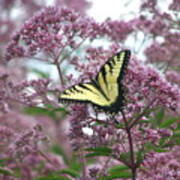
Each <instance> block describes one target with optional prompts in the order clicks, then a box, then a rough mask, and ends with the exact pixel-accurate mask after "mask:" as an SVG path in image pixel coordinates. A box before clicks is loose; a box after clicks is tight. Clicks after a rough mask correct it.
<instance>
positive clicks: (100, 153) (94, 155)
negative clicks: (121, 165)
mask: <svg viewBox="0 0 180 180" xmlns="http://www.w3.org/2000/svg"><path fill="white" fill-rule="evenodd" d="M110 155H111V154H110V153H106V152H95V153H89V154H86V157H87V158H89V157H96V156H110Z"/></svg>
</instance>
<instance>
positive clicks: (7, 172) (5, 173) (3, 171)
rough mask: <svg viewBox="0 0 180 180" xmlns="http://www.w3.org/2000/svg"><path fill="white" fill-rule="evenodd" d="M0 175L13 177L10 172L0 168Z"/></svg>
mask: <svg viewBox="0 0 180 180" xmlns="http://www.w3.org/2000/svg"><path fill="white" fill-rule="evenodd" d="M0 174H3V175H9V176H15V175H14V174H13V172H12V171H11V170H7V169H5V168H0Z"/></svg>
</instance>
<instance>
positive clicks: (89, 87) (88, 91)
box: [59, 50, 130, 113]
mask: <svg viewBox="0 0 180 180" xmlns="http://www.w3.org/2000/svg"><path fill="white" fill-rule="evenodd" d="M129 58H130V51H129V50H123V51H121V52H119V53H117V54H116V55H115V56H113V57H112V58H110V59H109V60H108V61H107V62H106V63H105V64H104V65H103V66H102V67H101V69H100V71H99V73H98V74H97V75H96V77H95V79H92V80H91V82H89V83H80V84H77V85H74V86H72V87H70V88H68V89H66V90H65V91H63V92H62V93H61V95H60V97H59V100H60V101H62V102H63V101H65V102H80V103H91V104H92V105H93V106H95V107H96V108H98V109H100V110H103V111H104V112H110V113H117V112H118V111H119V110H120V109H121V108H122V107H123V101H124V91H123V86H122V83H121V81H122V78H123V76H124V71H125V69H126V66H127V63H128V60H129Z"/></svg>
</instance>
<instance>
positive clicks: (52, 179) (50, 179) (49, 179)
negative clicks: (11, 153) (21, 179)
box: [35, 175, 71, 180]
mask: <svg viewBox="0 0 180 180" xmlns="http://www.w3.org/2000/svg"><path fill="white" fill-rule="evenodd" d="M35 180H71V179H69V178H67V177H64V176H58V175H49V176H41V177H38V178H36V179H35Z"/></svg>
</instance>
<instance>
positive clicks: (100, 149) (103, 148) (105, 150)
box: [85, 147, 112, 153]
mask: <svg viewBox="0 0 180 180" xmlns="http://www.w3.org/2000/svg"><path fill="white" fill-rule="evenodd" d="M85 150H86V151H93V152H99V153H101V152H103V153H112V149H111V148H108V147H96V148H86V149H85Z"/></svg>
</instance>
